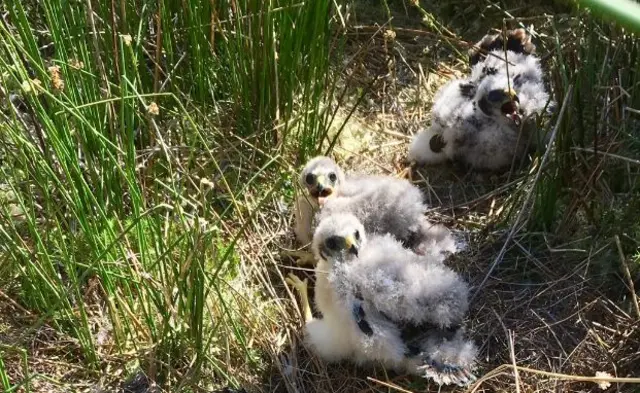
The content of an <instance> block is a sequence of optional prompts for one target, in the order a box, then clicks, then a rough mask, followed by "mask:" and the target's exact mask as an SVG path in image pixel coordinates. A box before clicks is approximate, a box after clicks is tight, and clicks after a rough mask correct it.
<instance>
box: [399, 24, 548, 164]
mask: <svg viewBox="0 0 640 393" xmlns="http://www.w3.org/2000/svg"><path fill="white" fill-rule="evenodd" d="M476 46H478V47H480V49H481V50H482V51H484V52H485V53H488V55H487V56H486V58H485V59H482V58H481V56H480V51H478V50H473V51H470V60H471V64H472V71H471V75H470V76H469V77H468V78H465V79H461V80H454V81H451V82H449V83H448V84H446V85H445V86H443V87H442V88H441V89H440V90H439V92H438V93H437V94H436V97H435V99H434V104H433V108H432V123H431V127H429V128H428V129H427V130H424V131H422V132H420V133H418V134H417V135H416V136H415V138H414V140H413V141H412V143H411V146H410V147H409V154H408V156H409V157H408V158H409V160H410V161H413V162H416V163H418V164H426V165H433V164H439V163H443V162H445V161H447V160H451V161H457V162H460V163H463V164H466V165H467V166H470V167H472V168H475V169H478V170H491V171H499V170H504V169H508V168H510V167H511V164H512V162H513V160H514V158H515V159H520V158H522V157H523V156H524V155H525V154H526V153H527V152H528V150H529V149H530V148H534V147H535V146H536V142H538V137H537V135H536V124H535V115H536V114H541V113H542V112H543V110H544V108H545V107H546V106H547V104H548V102H549V94H548V93H547V91H546V88H545V86H544V82H543V78H542V76H543V74H542V68H541V66H540V61H539V59H538V58H537V57H535V56H534V55H533V52H534V50H535V47H534V45H533V44H532V43H531V37H530V36H529V35H528V34H527V33H526V31H525V30H524V29H517V30H513V31H509V32H508V35H507V43H506V49H507V51H506V56H505V51H504V41H503V40H502V37H501V35H495V36H485V37H484V38H483V39H482V40H481V41H480V42H479V43H478V44H477V45H476ZM505 58H506V60H507V61H505Z"/></svg>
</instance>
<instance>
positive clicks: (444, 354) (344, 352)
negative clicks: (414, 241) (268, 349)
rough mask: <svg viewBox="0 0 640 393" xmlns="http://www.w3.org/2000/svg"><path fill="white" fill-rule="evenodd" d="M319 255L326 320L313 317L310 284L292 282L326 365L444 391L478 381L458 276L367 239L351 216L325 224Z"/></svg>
mask: <svg viewBox="0 0 640 393" xmlns="http://www.w3.org/2000/svg"><path fill="white" fill-rule="evenodd" d="M312 248H313V251H314V253H315V254H316V256H317V258H318V264H317V266H316V286H315V302H316V305H317V307H318V309H319V310H320V311H321V312H322V319H313V317H312V315H311V312H310V311H309V310H310V309H309V305H308V300H307V292H306V291H307V288H306V280H305V281H300V279H298V278H297V277H296V276H295V275H290V276H289V279H288V280H287V281H288V282H289V283H290V284H292V285H294V286H295V287H296V288H297V289H298V291H299V292H300V295H301V299H302V303H303V309H304V314H305V319H306V325H305V340H306V343H307V345H308V346H309V347H310V348H311V349H312V350H313V351H314V352H315V353H317V354H318V355H319V356H320V357H321V358H322V359H324V360H326V361H329V362H331V361H339V360H344V359H348V360H352V361H354V362H356V363H366V362H371V361H380V362H382V363H383V364H384V365H385V366H386V367H389V368H392V369H396V370H398V371H404V372H408V373H411V374H414V375H419V376H422V377H425V378H432V379H433V380H434V381H436V382H437V383H439V384H458V385H466V384H468V383H469V382H471V381H473V380H475V376H474V375H473V374H472V372H471V370H472V368H473V365H474V362H475V357H476V352H477V349H476V347H475V345H474V344H473V342H471V341H468V340H467V339H466V338H465V337H464V333H463V328H462V322H463V318H464V316H465V315H466V313H467V309H468V292H469V289H468V286H467V284H466V283H465V282H464V281H463V280H462V279H461V278H460V277H459V276H458V275H457V274H456V273H455V272H453V271H452V270H451V269H449V268H447V267H446V266H445V265H443V264H441V263H439V262H438V261H432V260H430V257H429V256H421V255H418V254H415V253H413V252H411V251H410V250H407V249H405V248H404V247H403V246H402V244H400V243H399V242H398V241H397V240H396V239H395V238H393V237H392V236H390V235H381V236H380V235H372V236H371V237H370V238H368V237H367V233H366V232H365V228H364V226H363V225H362V223H360V221H359V220H358V219H357V218H356V217H355V216H353V215H351V214H338V215H333V216H331V217H327V218H325V219H323V220H322V222H321V223H320V224H319V226H318V228H317V229H316V231H315V234H314V237H313V243H312Z"/></svg>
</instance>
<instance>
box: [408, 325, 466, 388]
mask: <svg viewBox="0 0 640 393" xmlns="http://www.w3.org/2000/svg"><path fill="white" fill-rule="evenodd" d="M477 351H478V350H477V348H476V346H475V344H474V343H473V342H471V341H469V340H467V339H465V338H464V336H463V332H462V331H458V332H457V333H456V334H455V336H454V337H452V338H450V339H447V338H445V337H437V336H434V337H430V338H429V339H428V340H427V342H426V345H425V346H423V351H422V352H421V353H420V355H419V358H420V361H421V364H420V365H418V367H417V371H418V373H419V374H420V375H421V376H422V377H424V378H430V379H433V380H434V381H435V382H436V383H438V384H439V385H451V384H455V385H458V386H467V385H469V384H470V383H472V382H474V381H475V380H476V379H477V378H476V376H475V375H474V374H473V372H472V371H473V369H474V363H475V359H476V354H477Z"/></svg>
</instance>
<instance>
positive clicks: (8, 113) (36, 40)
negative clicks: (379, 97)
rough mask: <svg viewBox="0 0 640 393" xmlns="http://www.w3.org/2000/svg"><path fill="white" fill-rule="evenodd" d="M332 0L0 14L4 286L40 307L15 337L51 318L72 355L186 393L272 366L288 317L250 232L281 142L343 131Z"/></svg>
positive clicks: (25, 305) (278, 166)
mask: <svg viewBox="0 0 640 393" xmlns="http://www.w3.org/2000/svg"><path fill="white" fill-rule="evenodd" d="M331 4H332V3H331V2H330V1H327V0H320V1H314V2H306V3H299V2H295V1H290V0H282V1H276V2H263V1H257V0H247V1H241V2H237V1H199V0H193V1H187V2H165V1H158V2H153V3H149V2H139V1H133V0H124V1H120V2H115V1H114V2H111V3H104V2H91V1H87V2H80V3H78V2H75V3H68V4H66V5H64V6H63V4H61V3H59V2H55V1H44V2H21V1H13V0H9V1H7V2H5V3H3V5H2V6H0V11H1V12H2V13H3V15H6V17H5V18H3V20H2V22H1V23H0V98H2V104H1V105H2V106H1V107H0V109H1V110H0V113H1V116H2V117H3V120H2V122H1V123H0V135H1V136H0V156H1V157H2V162H1V166H0V173H1V175H0V179H1V180H0V187H1V193H0V260H2V261H3V263H2V266H1V267H0V271H1V272H2V275H3V277H2V278H1V279H0V282H1V283H2V284H3V285H2V288H3V291H2V295H4V296H7V297H9V298H10V299H13V300H14V301H15V305H14V306H15V307H19V310H21V311H23V312H27V313H28V314H29V315H30V316H35V319H34V320H33V321H32V323H31V324H30V325H29V326H25V329H24V331H22V332H21V334H20V335H19V337H17V338H16V339H15V344H16V345H24V343H25V342H26V340H28V338H29V337H30V336H31V335H33V334H35V333H36V332H37V331H38V330H39V329H41V328H42V327H43V326H47V327H51V328H53V329H54V330H56V331H57V332H60V334H62V335H63V336H65V337H68V338H69V340H71V341H70V342H72V343H73V345H72V346H73V348H74V349H73V353H74V355H75V356H76V358H75V359H67V361H69V362H78V363H81V364H84V365H85V366H86V367H87V370H91V369H93V370H99V369H104V368H105V365H106V364H109V366H108V367H109V368H115V369H118V370H124V372H125V373H127V372H135V370H136V369H137V368H141V369H142V370H143V371H144V373H145V374H146V375H147V376H148V378H149V380H151V381H155V382H157V383H158V384H160V385H162V386H165V387H167V388H169V389H175V391H179V390H180V389H183V388H185V387H187V386H191V387H194V386H200V385H203V384H204V385H210V384H227V383H230V384H232V385H238V384H240V383H241V382H243V381H245V380H247V379H251V378H255V376H256V375H259V373H260V372H261V370H263V369H264V368H265V365H264V357H265V356H266V354H265V353H264V352H263V351H260V350H258V349H257V348H260V347H261V346H259V345H256V342H260V341H261V340H265V339H267V337H265V335H264V332H265V331H272V330H273V329H274V323H275V322H274V319H273V317H272V315H273V314H274V313H275V312H279V310H277V309H275V310H274V306H273V305H270V304H269V302H268V301H266V300H265V299H263V298H262V295H260V293H259V292H257V291H256V289H255V285H254V284H252V282H253V280H256V279H257V278H256V277H258V276H261V275H262V273H258V272H256V271H255V270H254V268H252V267H251V266H252V265H251V264H252V263H256V264H257V266H256V268H257V269H258V270H260V269H264V266H263V265H262V263H263V262H262V261H261V260H260V259H255V260H253V261H252V262H251V263H248V262H247V260H246V256H247V255H248V254H247V253H249V252H252V251H250V250H248V249H247V246H246V244H245V239H246V238H247V237H248V234H249V233H252V231H254V230H255V228H256V222H257V220H259V219H264V216H263V215H264V214H265V213H263V210H264V209H265V207H266V205H267V204H271V203H272V201H273V198H274V193H275V191H277V190H280V189H281V188H282V186H283V184H284V182H285V180H286V176H285V175H284V174H283V171H289V170H290V166H289V165H287V164H286V163H285V162H284V160H283V158H282V157H283V154H291V153H292V151H293V152H294V153H295V154H296V155H298V156H299V157H300V158H305V157H307V156H308V155H309V154H313V153H314V152H315V151H317V149H318V147H319V146H320V143H321V139H322V137H323V136H324V134H325V133H326V130H327V129H328V128H329V123H330V120H331V118H332V117H331V115H332V112H331V110H330V109H329V110H327V109H324V108H331V106H330V105H327V104H328V103H331V101H332V94H333V91H332V89H331V86H332V85H333V83H334V82H333V77H332V74H331V73H330V72H329V66H330V64H329V54H330V50H331V48H332V45H335V43H336V41H335V39H334V37H333V36H332V34H331V30H330V25H331V23H332V17H333V12H332V5H331ZM253 252H254V251H253ZM252 258H253V256H252ZM5 285H6V286H5ZM5 291H6V292H5ZM62 346H63V347H64V345H62ZM265 347H266V346H262V348H265ZM61 350H63V351H64V349H63V348H61ZM5 370H9V371H5ZM11 370H13V368H9V369H5V367H4V365H3V364H2V363H0V382H1V383H2V384H3V387H4V388H5V389H10V388H11V386H14V385H17V384H20V383H21V382H20V381H19V380H18V379H16V374H10V371H11ZM237 371H240V373H238V372H237ZM7 373H9V374H7ZM109 382H110V381H108V380H105V381H104V383H109Z"/></svg>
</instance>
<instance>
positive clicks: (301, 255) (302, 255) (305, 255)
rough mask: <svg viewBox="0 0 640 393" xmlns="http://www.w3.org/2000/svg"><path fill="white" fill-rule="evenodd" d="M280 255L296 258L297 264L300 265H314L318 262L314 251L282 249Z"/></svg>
mask: <svg viewBox="0 0 640 393" xmlns="http://www.w3.org/2000/svg"><path fill="white" fill-rule="evenodd" d="M280 255H282V256H285V257H290V258H296V265H298V266H305V265H306V266H309V265H310V266H313V265H315V262H316V259H315V258H314V256H313V253H312V252H310V251H304V250H286V251H282V252H281V254H280Z"/></svg>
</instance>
